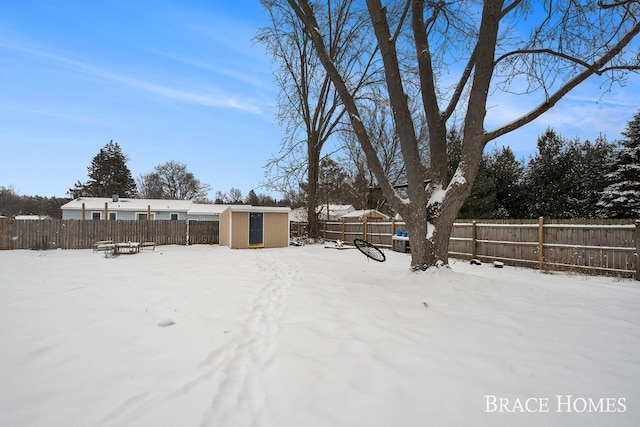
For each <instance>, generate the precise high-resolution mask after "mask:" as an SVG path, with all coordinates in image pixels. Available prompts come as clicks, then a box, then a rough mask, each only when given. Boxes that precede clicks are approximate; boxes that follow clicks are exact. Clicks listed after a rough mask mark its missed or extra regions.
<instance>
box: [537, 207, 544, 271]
mask: <svg viewBox="0 0 640 427" xmlns="http://www.w3.org/2000/svg"><path fill="white" fill-rule="evenodd" d="M538 269H540V270H544V218H543V217H540V218H538Z"/></svg>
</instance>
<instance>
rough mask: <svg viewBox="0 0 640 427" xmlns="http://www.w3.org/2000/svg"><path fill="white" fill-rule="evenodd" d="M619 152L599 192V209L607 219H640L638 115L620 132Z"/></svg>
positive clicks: (639, 121)
mask: <svg viewBox="0 0 640 427" xmlns="http://www.w3.org/2000/svg"><path fill="white" fill-rule="evenodd" d="M622 135H623V136H624V137H625V139H624V140H622V141H621V143H622V149H621V150H620V151H618V152H617V153H616V154H615V157H614V160H613V167H612V171H611V172H610V173H609V174H608V175H607V179H608V182H609V185H608V186H607V187H606V188H605V189H604V191H603V192H602V196H601V198H600V201H599V202H598V207H599V208H600V213H601V214H602V215H603V216H605V217H607V218H639V217H640V111H638V113H636V115H635V116H634V117H633V120H632V121H630V122H627V129H626V130H625V131H624V132H622Z"/></svg>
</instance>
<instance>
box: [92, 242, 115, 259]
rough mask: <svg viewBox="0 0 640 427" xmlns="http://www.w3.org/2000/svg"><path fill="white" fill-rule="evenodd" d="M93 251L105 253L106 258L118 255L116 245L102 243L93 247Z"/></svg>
mask: <svg viewBox="0 0 640 427" xmlns="http://www.w3.org/2000/svg"><path fill="white" fill-rule="evenodd" d="M93 251H94V252H104V256H105V258H109V257H112V256H115V255H117V254H116V245H114V244H113V243H102V244H99V245H95V244H94V245H93Z"/></svg>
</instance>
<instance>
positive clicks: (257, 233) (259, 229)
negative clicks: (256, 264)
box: [220, 205, 291, 249]
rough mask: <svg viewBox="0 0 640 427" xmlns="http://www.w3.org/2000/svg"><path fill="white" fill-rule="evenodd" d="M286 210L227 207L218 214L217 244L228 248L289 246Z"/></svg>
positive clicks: (243, 206)
mask: <svg viewBox="0 0 640 427" xmlns="http://www.w3.org/2000/svg"><path fill="white" fill-rule="evenodd" d="M290 211H291V209H289V208H281V207H265V206H249V205H230V206H228V207H227V208H226V209H225V210H223V211H222V212H221V213H220V244H221V245H223V246H228V247H230V248H231V249H248V248H284V247H287V246H289V212H290Z"/></svg>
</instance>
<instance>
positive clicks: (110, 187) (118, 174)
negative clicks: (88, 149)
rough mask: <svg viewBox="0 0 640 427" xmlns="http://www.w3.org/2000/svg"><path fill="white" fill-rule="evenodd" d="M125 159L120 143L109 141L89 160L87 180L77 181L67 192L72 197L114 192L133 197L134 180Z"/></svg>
mask: <svg viewBox="0 0 640 427" xmlns="http://www.w3.org/2000/svg"><path fill="white" fill-rule="evenodd" d="M127 161H128V159H127V157H126V156H125V155H124V154H123V153H122V150H121V149H120V145H118V143H117V142H113V141H109V143H107V145H105V146H104V147H103V148H101V149H100V152H99V153H98V154H96V156H95V157H94V158H93V159H92V160H91V166H89V167H88V168H87V169H88V171H89V180H88V181H87V182H86V183H84V184H83V183H81V182H80V181H78V182H77V183H76V185H75V187H74V188H72V189H70V190H69V193H70V194H71V195H73V197H80V196H89V197H111V196H112V195H114V194H117V195H119V196H121V197H134V196H135V195H136V182H135V181H134V180H133V177H132V176H131V171H130V170H129V168H128V167H127Z"/></svg>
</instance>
